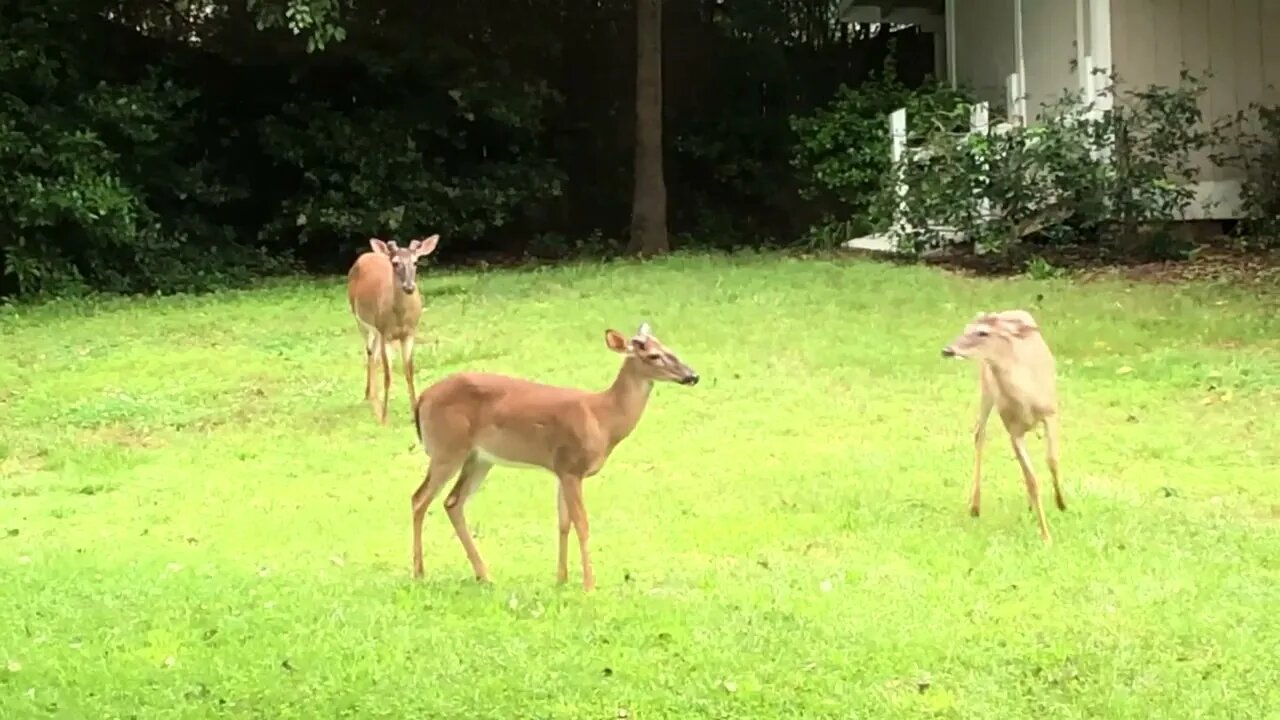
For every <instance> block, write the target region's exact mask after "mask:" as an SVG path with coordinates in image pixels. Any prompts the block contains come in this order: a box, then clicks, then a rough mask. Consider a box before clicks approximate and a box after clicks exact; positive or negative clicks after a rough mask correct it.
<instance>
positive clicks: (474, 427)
mask: <svg viewBox="0 0 1280 720" xmlns="http://www.w3.org/2000/svg"><path fill="white" fill-rule="evenodd" d="M604 339H605V345H606V346H607V347H608V348H609V349H610V350H612V351H614V352H616V353H620V354H621V355H622V356H623V360H622V367H621V369H620V370H619V371H618V375H617V378H616V379H615V380H614V381H613V384H612V385H611V386H610V387H609V388H608V389H607V390H604V391H603V392H588V391H585V390H577V389H573V388H565V387H556V386H552V385H543V384H541V383H536V382H531V381H529V380H522V379H519V378H514V377H507V376H504V375H492V374H487V373H471V372H464V373H456V374H453V375H450V376H448V377H446V378H444V379H442V380H440V381H439V382H437V383H435V384H434V385H432V386H431V387H429V388H427V389H426V390H423V391H422V395H421V396H420V397H419V398H418V402H417V404H416V405H415V406H414V420H415V422H416V423H417V426H418V437H419V439H420V440H421V441H422V447H423V450H425V451H426V453H427V455H429V456H430V457H431V462H430V464H429V466H428V468H427V475H426V478H425V479H424V480H423V481H422V484H421V485H420V486H419V487H418V489H417V491H415V492H414V493H413V576H414V577H415V578H417V577H422V521H423V518H424V516H425V515H426V513H427V507H428V506H429V505H430V504H431V501H432V500H433V499H435V497H436V495H438V494H439V493H440V490H441V489H442V488H443V487H444V484H445V483H446V482H448V481H449V479H450V478H452V477H454V476H455V475H457V477H458V479H457V482H455V483H454V485H453V489H452V490H450V492H449V495H448V497H447V498H445V501H444V507H445V512H447V513H448V515H449V520H450V522H452V523H453V530H454V532H455V533H457V535H458V540H460V541H461V542H462V549H463V550H464V551H466V554H467V559H468V560H470V561H471V567H472V569H473V570H474V571H475V576H476V579H477V580H480V581H482V582H487V581H488V580H489V571H488V569H487V568H486V567H485V564H484V560H482V559H481V558H480V553H479V551H478V550H476V544H475V540H474V539H473V538H472V537H471V532H470V531H469V530H468V529H467V519H466V516H465V515H464V514H463V508H464V507H465V506H466V504H467V498H469V497H471V496H472V495H473V494H474V493H475V491H476V490H477V489H478V488H479V487H480V484H481V483H482V482H484V479H485V476H486V475H487V474H488V473H489V470H490V469H491V468H492V467H493V466H494V465H508V466H515V467H540V468H545V469H547V470H550V471H551V472H553V473H555V475H556V478H557V479H558V480H559V491H558V494H557V504H558V506H559V515H560V554H559V564H558V565H557V570H556V579H557V581H558V582H559V583H564V582H565V581H566V580H568V577H569V570H568V557H569V550H568V548H569V528H570V526H572V527H573V529H574V530H575V531H576V533H577V536H578V554H579V557H580V558H581V560H582V586H583V588H584V589H585V590H588V591H590V590H591V589H592V588H594V587H595V576H594V574H593V573H592V570H591V554H590V552H589V550H588V549H587V543H588V539H589V537H590V534H591V533H590V529H589V525H588V523H587V508H586V505H585V503H584V502H583V499H582V481H583V480H584V479H585V478H589V477H591V476H593V475H595V474H596V473H598V472H600V469H601V468H602V467H604V464H605V461H606V460H608V459H609V454H610V453H611V452H613V449H614V448H615V447H617V445H618V443H620V442H622V441H623V440H624V439H626V437H627V436H628V435H630V434H631V431H632V430H634V429H635V427H636V424H637V423H639V422H640V416H641V414H642V413H644V409H645V405H646V404H647V402H648V400H649V393H650V392H651V391H652V390H653V384H654V383H655V382H657V381H664V380H665V381H669V382H675V383H679V384H680V385H696V384H697V383H698V374H697V373H695V372H694V371H693V370H692V369H691V368H690V367H689V366H688V365H685V364H684V363H683V362H681V360H680V358H678V357H676V355H675V353H673V352H671V351H670V350H668V349H667V348H666V347H664V346H663V345H662V343H661V342H659V341H658V339H657V338H655V337H654V336H653V335H651V334H650V332H649V325H648V324H647V323H646V324H644V325H641V326H640V330H639V331H638V332H637V333H636V335H635V336H634V337H632V338H631V339H629V340H628V339H627V338H626V337H624V336H623V335H622V334H620V333H618V332H617V331H614V330H607V331H605V335H604Z"/></svg>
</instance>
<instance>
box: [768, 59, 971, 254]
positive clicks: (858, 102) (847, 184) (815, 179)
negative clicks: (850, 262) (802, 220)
mask: <svg viewBox="0 0 1280 720" xmlns="http://www.w3.org/2000/svg"><path fill="white" fill-rule="evenodd" d="M971 101H972V100H971V98H970V97H969V96H968V95H967V94H965V93H964V92H960V91H956V90H952V89H950V88H949V87H948V86H945V85H941V84H933V83H930V84H926V85H923V86H917V87H912V86H909V85H907V84H905V83H903V82H902V81H901V79H900V78H899V77H898V75H897V73H896V68H895V66H894V65H893V64H892V63H886V66H885V68H884V71H883V72H882V73H881V74H879V75H877V76H876V77H873V78H872V79H871V80H869V81H867V82H864V83H862V84H861V85H858V86H857V87H850V86H841V88H840V89H839V91H837V93H836V96H835V98H833V99H832V101H831V102H830V103H828V104H826V105H824V106H823V107H821V108H819V109H818V110H817V111H816V112H815V113H813V114H811V115H803V116H797V117H795V118H794V119H793V120H792V123H791V124H792V127H793V129H794V130H795V132H796V143H795V149H794V155H793V157H792V159H791V164H792V166H793V167H795V168H796V170H798V171H799V173H800V181H801V182H802V185H801V190H800V192H801V195H802V196H803V197H804V198H806V199H808V200H810V201H813V202H814V203H815V204H816V207H817V208H818V209H819V210H820V212H821V213H822V217H821V219H820V220H818V221H817V222H815V223H814V224H813V226H812V227H811V228H810V229H809V233H808V235H809V239H810V242H811V243H812V244H814V245H819V246H830V245H834V244H837V243H839V242H842V241H845V240H849V239H851V238H853V237H857V236H859V235H863V234H865V233H867V232H870V231H871V230H872V229H873V228H872V223H873V216H872V214H871V211H872V208H873V205H874V202H875V200H876V197H877V196H878V195H879V193H880V191H881V189H882V188H883V187H884V185H885V180H886V178H887V177H890V171H891V170H892V168H891V162H890V147H889V146H890V137H889V126H888V118H889V115H890V113H892V112H894V111H896V110H898V109H900V108H905V109H906V111H907V118H908V121H909V122H910V123H911V125H912V126H913V127H915V128H918V129H921V130H924V129H933V128H938V127H945V128H949V129H955V130H958V129H960V128H959V127H955V125H956V118H958V117H959V115H960V113H959V112H958V111H959V110H961V109H963V108H966V107H968V104H969V103H970V102H971Z"/></svg>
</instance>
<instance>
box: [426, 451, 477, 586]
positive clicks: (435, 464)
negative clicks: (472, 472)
mask: <svg viewBox="0 0 1280 720" xmlns="http://www.w3.org/2000/svg"><path fill="white" fill-rule="evenodd" d="M464 459H465V458H457V459H455V458H446V457H445V456H444V455H443V454H441V453H437V455H436V457H433V458H431V464H430V465H428V466H427V476H426V478H424V479H423V481H422V484H421V485H419V486H418V489H417V490H415V491H414V492H413V576H414V577H415V578H420V577H422V521H423V519H424V518H425V517H426V516H427V507H428V506H429V505H431V501H432V500H434V499H435V497H436V495H439V494H440V490H441V489H443V488H444V484H445V483H446V482H448V480H449V478H451V477H453V475H454V474H455V473H457V472H458V469H459V468H460V467H462V463H463V460H464Z"/></svg>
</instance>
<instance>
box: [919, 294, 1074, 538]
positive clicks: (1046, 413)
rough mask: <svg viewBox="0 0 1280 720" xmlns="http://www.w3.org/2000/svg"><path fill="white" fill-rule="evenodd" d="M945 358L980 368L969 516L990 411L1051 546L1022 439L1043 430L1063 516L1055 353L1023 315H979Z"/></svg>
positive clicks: (978, 492)
mask: <svg viewBox="0 0 1280 720" xmlns="http://www.w3.org/2000/svg"><path fill="white" fill-rule="evenodd" d="M942 355H943V356H944V357H956V358H972V359H975V360H977V361H978V363H979V365H980V368H981V369H980V371H979V372H980V382H979V392H980V395H981V399H980V401H979V407H978V422H977V424H976V425H975V426H974V429H973V444H974V461H973V493H972V495H971V496H970V498H969V514H970V515H972V516H974V517H977V516H978V515H979V513H980V512H981V504H982V449H983V445H984V444H985V443H986V435H987V418H988V417H990V415H991V409H992V408H993V407H994V408H995V409H996V411H997V412H999V413H1000V419H1001V420H1002V421H1003V422H1004V427H1005V429H1006V430H1008V432H1009V437H1010V439H1011V440H1012V442H1013V453H1014V456H1015V457H1016V458H1017V459H1018V465H1019V466H1021V468H1022V477H1023V480H1024V481H1025V482H1026V485H1027V499H1028V500H1029V501H1030V503H1031V508H1032V509H1033V510H1034V511H1035V513H1036V519H1037V520H1038V521H1039V523H1040V537H1041V539H1043V540H1044V542H1045V543H1052V542H1053V539H1052V537H1051V536H1050V534H1049V525H1048V523H1047V522H1046V521H1045V517H1044V505H1043V504H1042V503H1041V502H1040V486H1039V483H1037V482H1036V476H1035V473H1034V472H1032V470H1031V460H1030V458H1029V457H1028V455H1027V444H1026V439H1025V438H1026V434H1027V432H1028V431H1029V430H1031V429H1032V428H1034V427H1035V426H1036V425H1040V424H1043V425H1044V440H1045V455H1046V458H1047V460H1048V464H1049V472H1050V473H1051V474H1052V476H1053V495H1054V499H1055V500H1056V502H1057V505H1058V509H1059V510H1066V509H1067V503H1066V501H1065V500H1064V499H1063V497H1062V484H1061V481H1060V479H1059V476H1058V397H1057V388H1056V379H1055V369H1054V359H1053V353H1051V352H1050V351H1049V346H1048V345H1047V344H1046V343H1045V341H1044V337H1043V336H1042V335H1041V334H1040V326H1039V325H1038V324H1037V323H1036V321H1035V319H1034V318H1032V317H1031V313H1029V312H1027V311H1025V310H1006V311H1003V312H997V313H979V314H978V316H977V317H976V318H974V320H973V322H971V323H969V324H968V326H966V327H965V329H964V332H963V333H961V335H960V336H959V337H957V338H956V339H955V340H953V341H952V342H951V344H950V345H948V346H947V347H946V348H944V349H943V350H942Z"/></svg>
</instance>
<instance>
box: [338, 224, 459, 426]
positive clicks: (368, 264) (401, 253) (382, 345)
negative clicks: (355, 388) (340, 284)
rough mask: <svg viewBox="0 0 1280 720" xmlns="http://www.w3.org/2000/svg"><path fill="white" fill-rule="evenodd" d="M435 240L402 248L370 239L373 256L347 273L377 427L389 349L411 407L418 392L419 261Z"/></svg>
mask: <svg viewBox="0 0 1280 720" xmlns="http://www.w3.org/2000/svg"><path fill="white" fill-rule="evenodd" d="M439 241H440V236H439V235H432V236H431V237H428V238H424V239H421V240H414V241H412V242H410V243H409V247H407V248H402V247H399V246H397V245H396V243H395V242H394V241H387V242H383V241H382V240H380V239H378V238H369V247H370V248H371V250H372V252H364V253H361V254H360V257H358V258H356V261H355V262H354V263H352V265H351V269H350V270H349V271H348V272H347V302H348V304H350V306H351V313H352V314H353V315H355V318H356V324H357V325H358V326H359V327H360V334H361V335H363V336H364V353H365V382H364V399H365V401H366V402H368V403H369V407H370V408H371V409H372V410H373V414H374V417H375V418H377V420H378V422H379V423H382V424H383V425H386V424H387V399H388V396H389V395H390V394H391V363H390V360H389V359H388V358H387V343H388V342H398V343H399V344H400V364H401V365H402V366H403V367H404V379H405V382H406V383H407V384H408V386H409V402H410V403H412V402H414V400H415V398H417V392H416V391H415V389H414V386H413V343H414V334H415V333H416V332H417V329H418V320H419V318H421V317H422V295H420V294H419V293H418V282H417V274H418V261H419V260H421V259H422V258H424V257H426V256H427V255H430V254H431V253H432V252H433V251H434V250H435V249H436V244H437V243H438V242H439ZM379 362H381V363H382V404H381V406H379V404H378V399H377V397H376V393H375V392H374V385H373V373H374V366H375V365H376V364H377V363H379Z"/></svg>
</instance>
